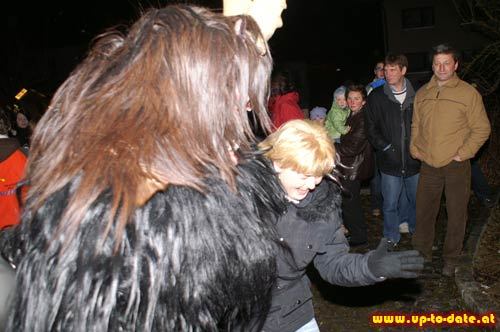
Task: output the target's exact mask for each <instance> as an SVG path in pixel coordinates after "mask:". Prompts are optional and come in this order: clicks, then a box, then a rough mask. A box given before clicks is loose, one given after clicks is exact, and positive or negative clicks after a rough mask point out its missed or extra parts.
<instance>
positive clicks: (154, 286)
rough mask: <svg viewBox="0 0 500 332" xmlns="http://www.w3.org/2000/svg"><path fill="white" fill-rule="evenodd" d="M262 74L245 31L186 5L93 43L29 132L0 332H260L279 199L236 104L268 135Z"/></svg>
mask: <svg viewBox="0 0 500 332" xmlns="http://www.w3.org/2000/svg"><path fill="white" fill-rule="evenodd" d="M193 41H196V42H194V43H193ZM271 63H272V61H271V57H270V52H269V49H268V47H267V44H266V42H265V39H264V36H263V35H262V34H261V33H260V30H259V27H258V26H257V24H256V23H255V21H254V20H253V19H252V18H250V17H249V16H244V15H242V16H236V17H224V16H222V14H217V13H213V12H210V11H208V10H207V9H203V8H199V7H193V6H186V5H176V6H175V5H171V6H166V7H164V8H161V9H155V8H152V9H150V10H148V11H146V12H145V13H144V14H143V15H142V16H141V17H140V18H139V19H138V20H137V22H135V23H134V24H133V25H132V26H131V28H130V30H129V31H128V32H127V33H125V34H123V33H121V32H117V31H109V32H107V33H105V34H103V35H101V36H100V38H98V39H97V40H96V41H95V44H94V45H93V48H92V49H91V50H90V52H89V55H88V56H87V58H86V59H85V60H84V61H83V62H82V63H81V64H80V65H79V66H78V67H77V68H76V69H75V71H74V72H73V73H72V74H71V75H70V77H69V78H68V79H67V80H66V81H65V82H64V83H63V84H62V86H61V87H60V88H59V89H58V91H57V92H56V93H55V95H54V98H53V99H52V101H51V104H50V106H49V108H48V110H47V112H46V113H45V115H44V116H43V118H42V119H41V121H40V122H39V123H38V125H37V128H36V130H35V133H34V136H33V139H32V146H31V150H30V159H29V162H28V163H29V164H28V173H27V177H28V180H29V181H30V187H29V192H28V197H27V201H26V205H25V208H24V211H23V216H22V222H21V224H20V225H18V226H16V227H15V228H12V230H11V231H6V232H5V233H2V236H1V242H2V243H1V244H0V248H2V251H3V252H2V253H3V255H4V256H6V257H7V258H8V259H9V261H10V262H12V263H14V265H16V266H17V270H16V273H17V277H16V287H17V290H16V296H15V297H14V298H13V301H12V309H11V310H10V312H9V314H8V318H7V326H6V330H8V331H75V332H92V331H94V332H103V331H141V332H143V331H219V330H225V331H238V330H241V331H252V330H255V331H258V330H260V327H261V325H262V324H263V322H264V319H265V317H266V314H267V312H268V310H269V305H270V299H271V291H272V286H273V285H274V283H275V280H276V259H275V257H276V254H277V249H276V244H277V243H278V242H279V241H278V240H277V234H276V230H275V226H274V225H275V221H276V219H277V218H278V216H279V215H280V213H281V211H283V210H284V208H285V200H284V195H283V193H282V191H281V189H280V186H279V183H278V180H277V179H276V178H275V177H274V174H273V170H272V168H271V166H270V164H269V163H268V162H267V161H266V160H265V159H263V158H262V156H259V155H255V154H254V153H253V143H254V140H253V135H252V130H251V128H250V126H249V123H248V117H247V105H248V103H249V102H250V104H251V105H252V110H253V112H254V114H256V117H257V119H258V120H259V121H260V122H261V124H263V126H264V127H265V128H267V129H269V128H270V121H269V118H268V117H267V110H266V102H267V99H268V94H269V91H268V82H269V77H270V72H271V66H272V64H271ZM222 113H223V116H221V114H222Z"/></svg>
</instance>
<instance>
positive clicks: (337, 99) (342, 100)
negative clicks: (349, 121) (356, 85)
mask: <svg viewBox="0 0 500 332" xmlns="http://www.w3.org/2000/svg"><path fill="white" fill-rule="evenodd" d="M335 102H336V103H337V105H339V106H340V107H342V108H346V106H347V101H346V100H345V96H337V97H335Z"/></svg>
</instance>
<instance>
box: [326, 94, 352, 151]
mask: <svg viewBox="0 0 500 332" xmlns="http://www.w3.org/2000/svg"><path fill="white" fill-rule="evenodd" d="M345 91H346V88H345V87H344V86H340V87H339V88H337V89H336V90H335V92H334V93H333V103H332V107H331V109H330V112H328V115H327V116H326V123H325V127H326V130H327V131H328V134H329V135H330V137H332V139H333V140H334V141H335V142H339V141H340V136H341V135H345V134H347V133H348V132H349V130H350V129H351V127H349V126H346V125H345V122H346V120H347V118H348V117H349V114H350V113H351V111H350V110H349V108H348V107H347V101H346V99H345Z"/></svg>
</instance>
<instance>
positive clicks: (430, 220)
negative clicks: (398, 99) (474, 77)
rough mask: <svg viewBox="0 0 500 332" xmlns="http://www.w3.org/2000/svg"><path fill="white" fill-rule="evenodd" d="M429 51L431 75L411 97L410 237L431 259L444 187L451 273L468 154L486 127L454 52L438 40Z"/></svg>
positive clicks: (466, 191) (461, 224)
mask: <svg viewBox="0 0 500 332" xmlns="http://www.w3.org/2000/svg"><path fill="white" fill-rule="evenodd" d="M432 54H433V63H432V69H433V72H434V75H433V76H432V78H431V80H430V81H429V83H427V84H426V85H424V86H423V87H422V88H421V89H420V90H418V92H417V94H416V96H415V101H414V111H413V122H412V136H411V143H410V152H411V154H412V156H413V157H414V158H416V159H419V160H421V161H422V166H421V170H420V179H419V183H418V188H417V211H416V213H417V216H416V217H417V222H416V230H415V234H414V236H413V240H412V242H413V246H414V247H415V249H417V250H419V251H420V252H422V254H423V255H424V257H426V259H427V260H428V261H430V260H431V259H432V244H433V241H434V225H435V222H436V217H437V214H438V212H439V206H440V202H441V195H442V193H443V188H444V191H445V197H446V211H447V214H448V224H447V229H446V238H445V242H444V248H443V259H444V267H443V272H442V273H443V275H445V276H453V275H454V273H455V266H456V264H457V260H458V257H459V255H460V252H461V250H462V243H463V240H464V233H465V225H466V222H467V205H468V202H469V196H470V187H471V184H470V181H471V168H470V162H469V160H470V159H471V158H472V157H474V155H475V154H476V152H477V151H478V150H479V148H480V147H481V145H483V143H484V142H485V141H486V140H487V139H488V136H489V134H490V130H491V129H490V123H489V121H488V117H487V115H486V111H485V109H484V104H483V100H482V98H481V95H480V94H479V93H478V92H477V91H476V89H474V88H473V87H472V86H471V85H469V84H467V83H466V82H464V81H462V80H461V79H460V78H458V76H457V74H456V70H457V67H458V52H457V51H456V50H455V49H453V48H452V47H451V46H449V45H438V46H436V47H435V48H434V49H433V53H432Z"/></svg>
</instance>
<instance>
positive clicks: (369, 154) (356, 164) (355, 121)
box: [335, 109, 374, 181]
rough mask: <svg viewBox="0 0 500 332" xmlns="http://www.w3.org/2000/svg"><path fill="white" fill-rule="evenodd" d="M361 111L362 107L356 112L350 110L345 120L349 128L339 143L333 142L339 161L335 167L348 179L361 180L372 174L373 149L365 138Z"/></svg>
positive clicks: (362, 110)
mask: <svg viewBox="0 0 500 332" xmlns="http://www.w3.org/2000/svg"><path fill="white" fill-rule="evenodd" d="M363 112H364V109H361V110H360V111H359V112H357V113H354V112H351V115H349V117H348V118H347V121H346V126H350V127H351V130H349V132H348V133H347V134H345V135H342V136H340V143H335V151H336V152H337V154H338V155H339V157H340V162H341V165H337V169H338V170H339V171H340V173H341V174H342V175H344V176H345V177H346V178H348V179H349V180H360V181H362V180H366V179H368V178H370V177H372V176H373V169H374V162H373V151H372V150H373V149H372V147H371V145H370V143H368V140H367V138H366V133H365V119H364V117H363ZM343 166H346V167H343Z"/></svg>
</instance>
